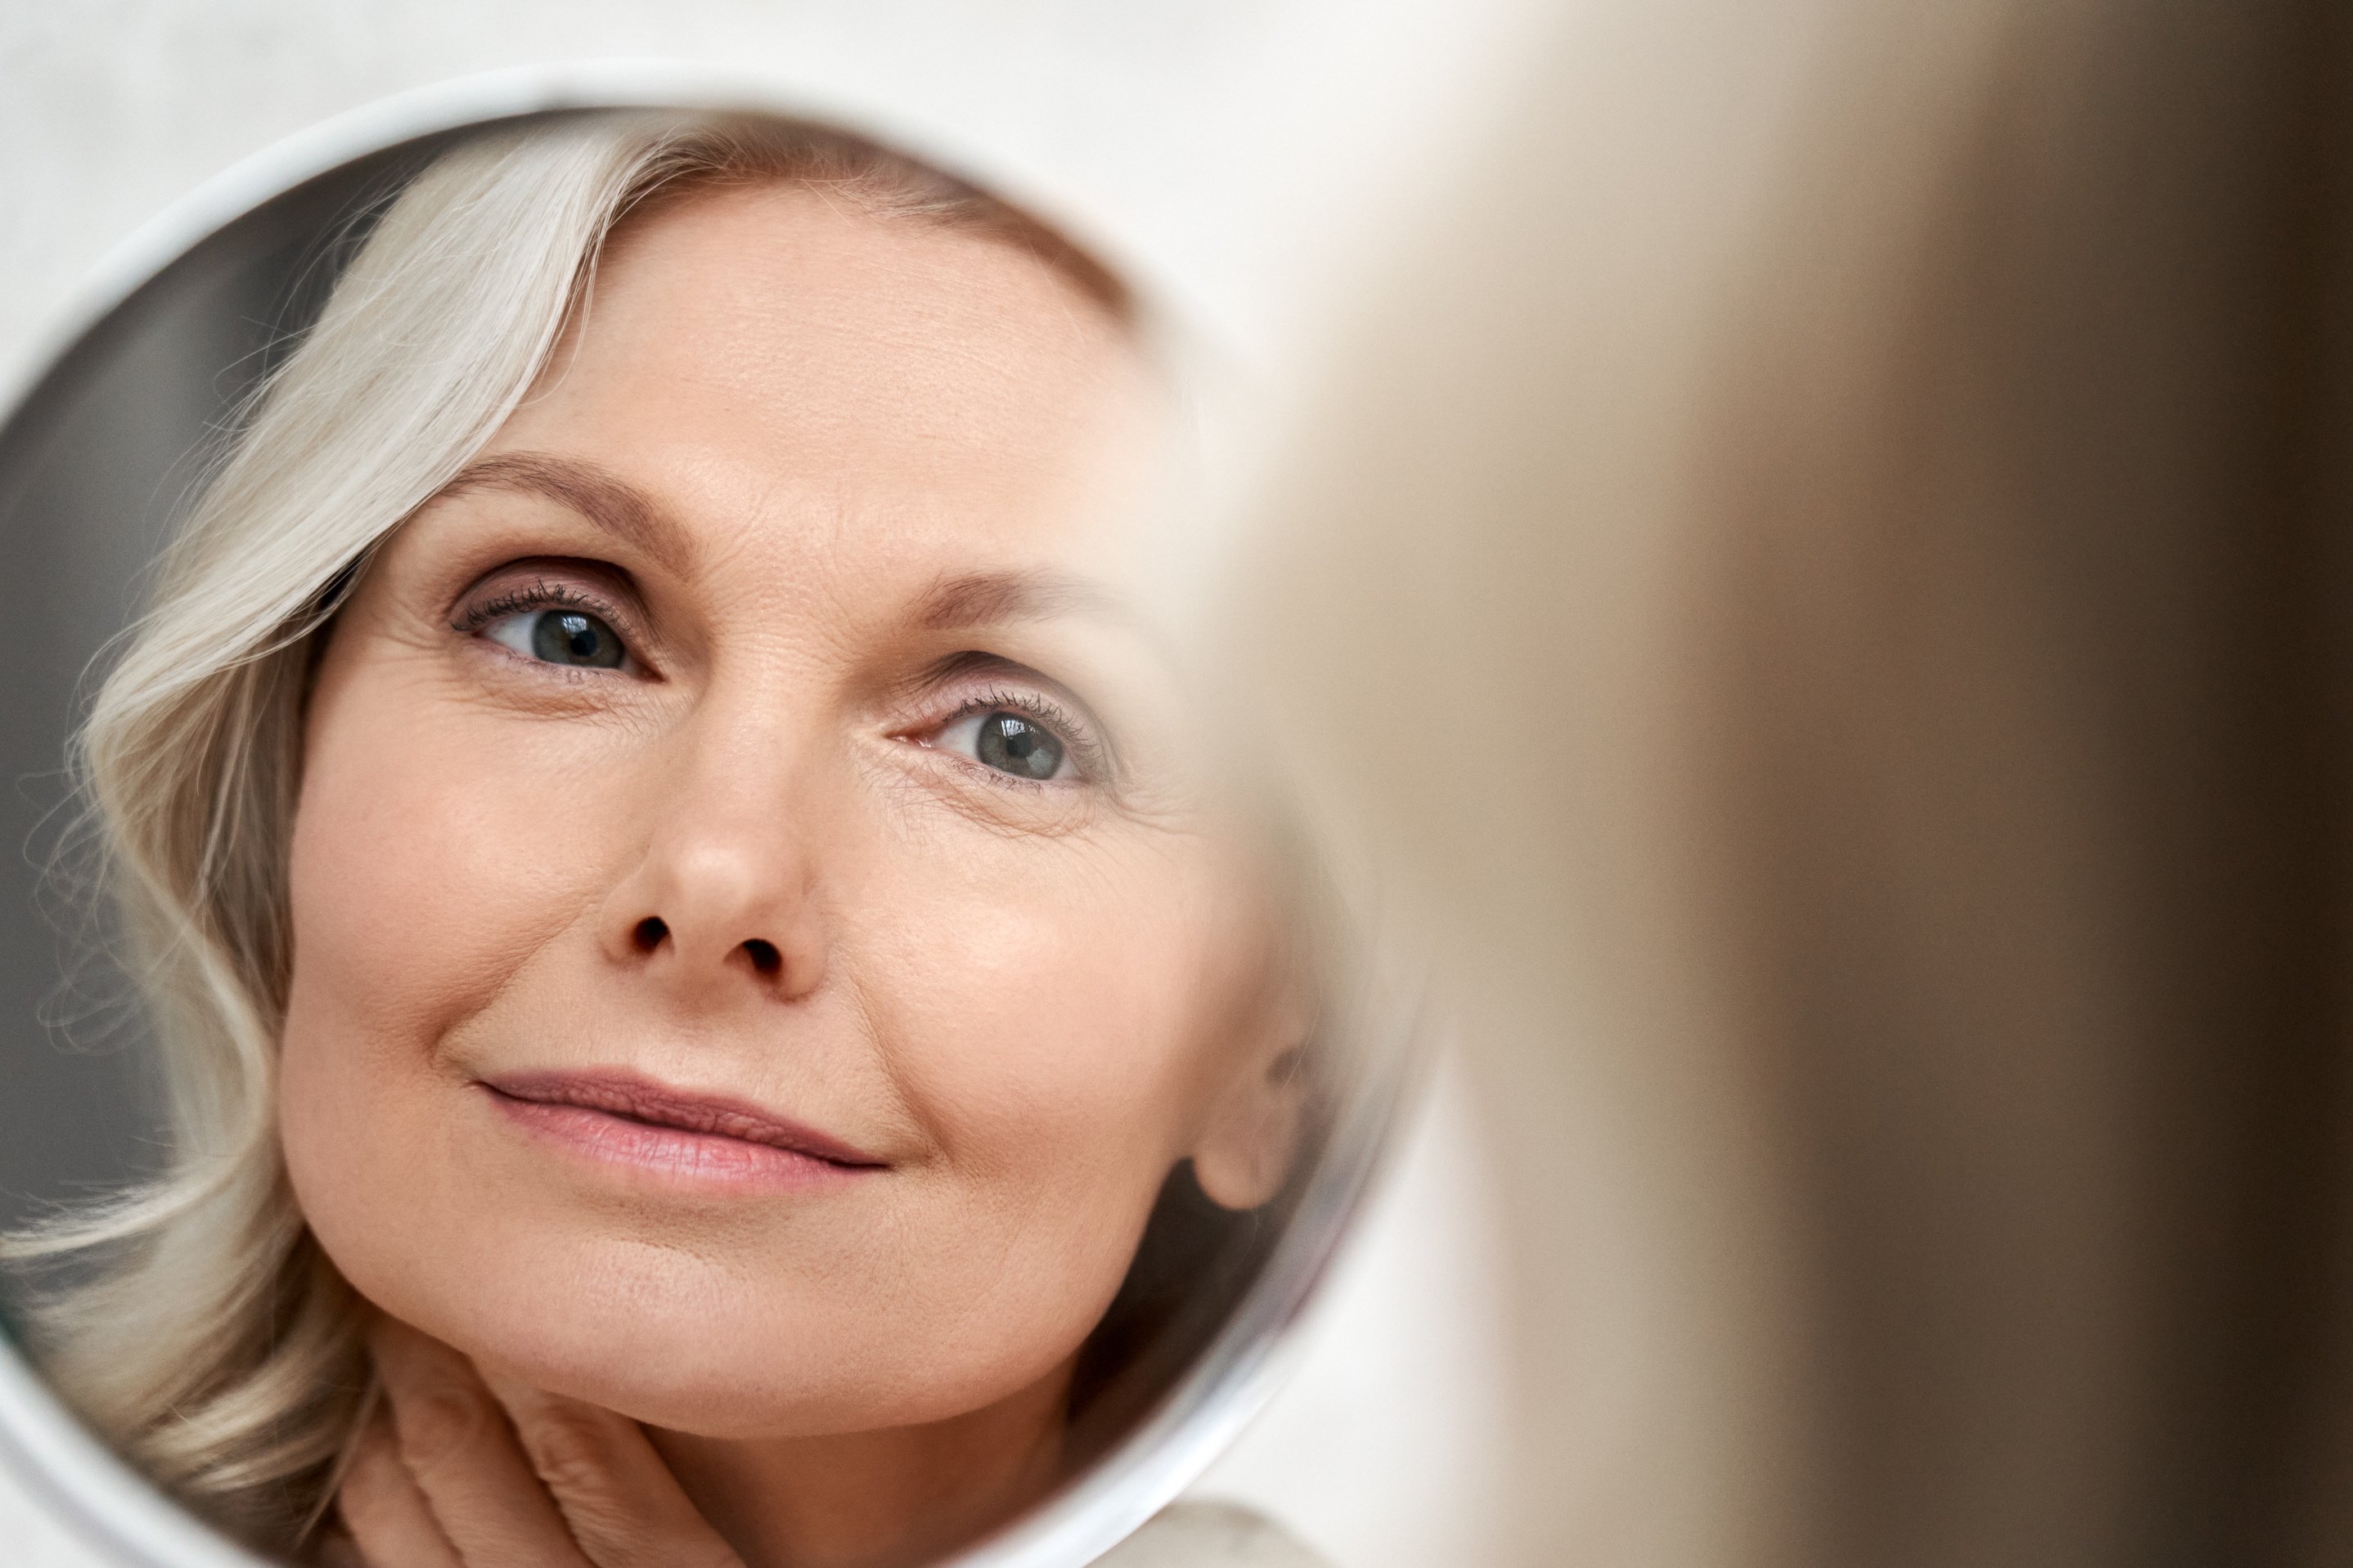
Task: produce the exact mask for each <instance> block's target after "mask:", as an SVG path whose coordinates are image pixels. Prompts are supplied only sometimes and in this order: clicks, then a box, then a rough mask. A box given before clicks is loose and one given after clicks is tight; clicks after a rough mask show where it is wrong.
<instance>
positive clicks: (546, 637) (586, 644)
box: [531, 610, 621, 669]
mask: <svg viewBox="0 0 2353 1568" xmlns="http://www.w3.org/2000/svg"><path fill="white" fill-rule="evenodd" d="M531 631H532V638H531V640H532V645H533V651H534V652H536V653H537V654H538V655H539V657H540V658H543V659H545V660H547V662H548V663H550V664H585V665H591V666H594V667H596V668H603V669H617V668H620V664H621V639H620V638H619V637H615V636H614V635H613V628H612V627H610V626H607V625H606V624H605V623H604V622H602V621H600V620H598V619H597V618H596V616H590V615H583V614H582V613H581V612H579V611H577V610H550V611H548V612H546V613H545V614H543V615H542V616H540V617H539V619H538V621H537V622H536V623H535V624H534V625H533V626H532V629H531Z"/></svg>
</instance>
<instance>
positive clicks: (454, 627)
mask: <svg viewBox="0 0 2353 1568" xmlns="http://www.w3.org/2000/svg"><path fill="white" fill-rule="evenodd" d="M533 610H585V611H586V612H587V613H588V614H590V615H592V616H596V617H597V618H598V619H600V620H602V621H604V622H605V624H606V625H607V626H611V627H612V628H613V635H614V636H615V637H619V638H620V639H621V644H622V646H623V647H627V648H628V650H629V657H630V658H635V659H638V661H639V662H640V663H642V662H643V661H644V656H643V655H642V654H640V653H638V647H637V644H636V642H635V640H633V639H632V638H631V637H629V636H628V632H627V631H626V630H625V629H624V628H625V627H626V626H627V625H628V616H624V615H623V614H621V612H620V611H618V610H617V609H615V608H614V607H613V606H612V605H609V604H607V603H606V602H605V601H604V600H602V599H599V598H596V597H595V596H594V595H588V594H584V593H582V592H580V591H579V590H578V589H577V588H574V587H570V586H568V585H566V584H562V583H550V582H547V581H545V580H539V581H535V582H533V584H531V585H530V586H529V587H513V588H506V589H501V591H500V592H499V593H498V594H497V595H494V596H493V597H491V598H489V599H485V600H483V601H481V602H480V603H479V604H473V605H467V606H466V608H465V610H464V611H463V612H462V613H461V614H460V615H459V616H458V618H457V619H456V620H455V621H452V622H451V623H450V625H449V629H450V630H451V631H453V632H461V633H463V634H465V635H466V636H468V637H472V636H475V635H477V634H479V633H480V631H481V629H482V628H483V627H484V626H489V625H490V624H491V623H492V622H493V621H502V620H504V619H506V618H507V617H508V616H520V615H525V614H528V613H529V612H531V611H533ZM549 668H559V667H556V666H552V665H551V666H550V667H549ZM565 673H568V674H573V675H590V674H596V675H601V674H607V673H610V672H609V671H604V670H569V671H566V672H565Z"/></svg>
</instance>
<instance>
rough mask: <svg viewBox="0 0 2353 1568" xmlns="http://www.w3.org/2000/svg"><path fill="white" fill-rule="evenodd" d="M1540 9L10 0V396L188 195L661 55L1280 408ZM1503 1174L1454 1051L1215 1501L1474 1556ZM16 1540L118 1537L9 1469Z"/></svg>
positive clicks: (1255, 3) (1191, 2) (1384, 1559)
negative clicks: (892, 171)
mask: <svg viewBox="0 0 2353 1568" xmlns="http://www.w3.org/2000/svg"><path fill="white" fill-rule="evenodd" d="M1523 9H1524V8H1523V7H1522V6H1521V5H1519V4H1518V3H1517V0H965V3H952V0H561V3H558V0H81V3H77V4H69V5H37V4H33V3H31V0H14V3H13V4H10V5H6V6H5V7H0V392H5V395H7V396H8V397H10V398H12V399H13V397H14V396H16V395H18V393H19V392H20V391H21V390H22V388H23V387H24V386H25V385H26V383H27V382H28V380H29V379H30V378H31V377H32V376H34V375H36V374H38V372H39V370H40V368H41V366H42V364H43V363H45V362H46V360H47V356H48V355H49V354H50V353H54V352H55V351H56V349H57V348H58V347H59V346H61V342H62V339H63V338H64V336H65V335H66V334H68V333H69V332H71V331H75V330H78V329H79V327H80V326H82V325H84V324H86V317H87V313H88V311H89V310H90V308H91V306H92V304H93V303H94V302H99V301H101V300H103V299H104V297H105V295H106V294H107V292H108V290H109V289H111V288H114V287H117V286H119V285H120V284H121V283H122V282H127V281H130V280H131V279H128V278H126V277H123V276H122V271H123V268H126V267H134V266H136V265H138V264H139V263H140V262H142V261H145V262H148V263H152V262H153V261H155V260H160V259H162V258H161V257H160V256H157V255H155V254H153V245H154V238H155V236H156V235H157V234H158V233H159V232H163V231H164V230H168V229H169V227H170V226H171V219H170V218H169V217H168V216H166V215H168V214H169V213H170V211H171V209H173V207H174V204H180V203H184V202H185V200H186V199H187V198H188V196H189V195H190V193H192V192H194V191H195V190H196V189H197V188H198V187H200V186H201V185H203V184H205V182H206V181H207V180H210V179H213V178H214V177H215V176H216V175H218V174H220V173H221V172H222V171H224V170H226V169H227V168H229V167H230V166H232V165H234V164H236V163H238V162H239V161H241V160H244V159H247V158H249V157H252V156H254V155H255V154H257V153H260V152H262V151H263V150H265V149H267V148H269V146H270V145H272V144H273V143H275V142H278V141H280V139H281V138H284V137H287V136H290V135H292V134H294V133H296V132H301V131H302V130H304V129H305V128H306V127H309V126H311V125H313V124H315V123H316V122H318V121H322V120H326V119H328V118H330V117H332V116H335V115H339V114H343V113H346V112H349V111H352V110H355V109H358V108H361V107H362V106H364V105H367V104H369V103H371V102H373V101H375V100H382V99H384V98H385V97H388V96H390V95H394V94H397V93H401V92H404V91H407V90H411V89H417V88H421V87H426V86H428V85H430V84H433V83H436V82H439V81H444V80H447V79H452V78H458V77H464V76H469V75H472V74H476V73H480V72H486V71H492V70H499V69H503V68H513V67H518V66H530V65H535V64H543V63H549V62H556V61H565V60H594V59H602V58H625V57H627V58H635V57H653V58H670V59H679V60H685V61H693V62H703V63H708V64H712V65H717V66H721V67H723V68H728V69H731V70H734V71H740V72H746V73H754V74H758V75H761V76H764V77H767V78H770V79H775V80H776V81H778V82H781V83H784V84H786V85H787V86H788V87H790V88H791V89H795V90H797V91H798V92H801V93H804V94H806V95H807V99H808V100H809V101H810V103H811V104H812V106H814V107H817V108H818V109H824V110H834V111H836V112H839V113H842V114H844V115H846V116H848V117H849V118H850V119H852V120H853V121H856V120H860V119H866V120H871V121H874V122H878V123H881V124H882V125H885V126H890V127H901V128H907V129H910V130H913V131H914V132H918V133H920V134H921V135H922V136H923V139H924V141H925V142H926V143H927V144H928V145H930V146H934V147H947V148H952V149H963V150H965V152H966V153H967V154H968V155H969V157H970V159H971V162H972V165H973V166H974V167H975V168H976V169H977V170H978V171H980V172H982V173H983V174H995V175H997V176H998V177H1000V178H1005V179H1008V181H1009V182H1010V183H1011V184H1013V185H1014V186H1015V188H1017V189H1018V190H1023V191H1026V192H1028V193H1030V194H1032V195H1044V196H1045V197H1046V198H1047V199H1048V205H1050V206H1051V207H1052V208H1054V209H1056V210H1058V211H1060V212H1061V213H1063V214H1067V215H1072V216H1076V217H1077V218H1078V219H1079V220H1080V221H1081V222H1082V224H1085V225H1087V226H1092V229H1093V230H1094V231H1095V232H1096V233H1098V234H1099V235H1101V236H1102V237H1104V238H1105V239H1106V240H1107V241H1108V242H1109V244H1110V246H1111V247H1112V248H1113V250H1114V252H1115V253H1119V254H1123V255H1124V256H1126V257H1128V258H1133V259H1134V260H1136V261H1138V262H1140V263H1141V265H1142V266H1143V268H1145V271H1146V272H1147V273H1148V274H1149V275H1150V277H1149V282H1150V285H1151V286H1152V287H1153V288H1155V289H1157V290H1158V291H1159V292H1160V293H1161V295H1162V296H1163V297H1164V302H1165V303H1166V304H1167V305H1169V306H1170V307H1171V308H1172V309H1173V310H1175V312H1176V314H1177V315H1178V316H1179V317H1180V318H1181V319H1183V320H1184V321H1187V324H1188V325H1190V326H1191V327H1192V328H1193V329H1195V330H1196V331H1198V332H1199V333H1201V334H1202V335H1204V336H1205V337H1206V338H1207V339H1208V341H1209V342H1210V343H1211V344H1213V345H1215V346H1218V347H1221V348H1223V349H1225V350H1227V351H1229V353H1231V354H1232V355H1233V356H1234V357H1235V359H1236V360H1237V361H1238V362H1239V363H1240V364H1242V365H1243V366H1244V367H1245V368H1246V369H1247V370H1248V371H1249V372H1250V374H1252V375H1253V376H1254V377H1256V378H1257V380H1258V382H1259V384H1260V385H1261V389H1262V391H1263V394H1264V401H1263V403H1262V405H1261V406H1262V407H1263V408H1264V409H1265V410H1267V411H1268V413H1269V415H1270V417H1271V415H1272V413H1273V411H1275V410H1278V409H1279V408H1280V407H1281V406H1282V403H1283V402H1284V400H1285V397H1286V395H1288V394H1289V392H1290V391H1291V389H1293V387H1295V386H1297V385H1298V384H1300V382H1301V380H1302V379H1303V376H1304V375H1305V374H1307V372H1308V369H1309V367H1311V366H1312V365H1313V364H1314V362H1315V358H1316V354H1317V353H1318V351H1319V347H1320V346H1321V345H1322V343H1323V342H1324V341H1325V338H1326V335H1327V334H1328V333H1330V332H1331V331H1334V330H1335V328H1336V327H1337V326H1338V325H1339V324H1340V323H1341V322H1342V321H1344V320H1345V316H1346V312H1347V309H1348V306H1349V303H1350V301H1351V300H1352V298H1353V290H1354V289H1355V287H1356V283H1357V281H1358V280H1359V279H1362V278H1363V277H1364V276H1365V275H1366V273H1367V271H1368V270H1372V269H1374V268H1377V265H1378V264H1379V262H1380V261H1381V260H1382V258H1383V256H1384V252H1385V250H1386V249H1387V247H1388V246H1389V245H1390V244H1391V243H1392V240H1391V238H1390V237H1392V236H1395V235H1397V234H1398V233H1401V232H1406V228H1405V226H1403V225H1402V222H1401V220H1402V218H1403V217H1404V216H1406V215H1408V214H1409V213H1410V212H1411V211H1412V210H1413V208H1414V205H1415V203H1416V202H1417V201H1418V200H1419V199H1420V198H1419V196H1418V195H1417V193H1419V192H1424V191H1428V190H1430V189H1431V188H1433V187H1434V186H1436V185H1438V184H1442V183H1443V178H1444V174H1445V172H1446V171H1447V170H1448V168H1449V167H1450V166H1451V163H1452V161H1454V160H1458V159H1461V158H1463V157H1467V156H1469V155H1470V152H1471V149H1472V148H1473V147H1475V146H1476V145H1477V144H1478V139H1479V137H1480V135H1481V133H1482V132H1483V131H1484V130H1486V129H1487V128H1488V127H1487V121H1486V118H1485V116H1486V113H1487V111H1488V106H1489V105H1491V104H1493V103H1494V102H1496V101H1498V100H1501V99H1503V98H1504V97H1505V96H1506V95H1505V94H1504V93H1502V92H1500V91H1498V84H1499V83H1500V82H1503V81H1505V80H1508V79H1509V78H1510V75H1511V67H1512V63H1513V61H1514V58H1515V47H1514V46H1515V43H1516V42H1517V41H1518V40H1520V39H1521V38H1523V37H1525V33H1524V31H1523V29H1524V28H1525V25H1526V24H1525V16H1524V15H1523ZM159 218H160V219H162V220H163V230H159V229H158V228H156V227H153V226H154V225H156V224H157V223H158V220H159ZM142 230H143V231H144V233H143V235H142ZM0 569H5V563H0ZM127 586H128V585H127V584H126V588H127ZM10 784H11V785H12V787H21V781H16V780H12V781H10ZM11 852H12V853H13V852H15V849H14V847H11ZM15 1048H16V1047H13V1046H12V1047H11V1049H12V1050H14V1049H15ZM1483 1182H1484V1174H1483V1171H1482V1164H1481V1162H1480V1158H1479V1154H1478V1145H1477V1137H1476V1131H1475V1128H1474V1127H1473V1126H1472V1121H1471V1120H1470V1116H1469V1112H1468V1111H1467V1110H1466V1109H1465V1108H1464V1100H1463V1097H1462V1095H1461V1093H1460V1092H1459V1091H1458V1090H1457V1089H1455V1088H1454V1087H1453V1085H1452V1080H1451V1079H1450V1078H1449V1077H1448V1076H1447V1075H1446V1074H1445V1073H1444V1072H1442V1071H1441V1073H1440V1077H1439V1080H1438V1086H1437V1089H1436V1091H1435V1092H1434V1093H1433V1095H1432V1096H1431V1097H1430V1100H1429V1101H1428V1103H1427V1104H1426V1105H1425V1106H1424V1107H1423V1109H1422V1110H1421V1112H1420V1114H1419V1118H1418V1120H1417V1122H1416V1125H1415V1127H1414V1129H1413V1131H1412V1134H1411V1136H1410V1138H1409V1140H1408V1142H1407V1144H1406V1146H1405V1148H1404V1149H1403V1150H1401V1152H1400V1154H1399V1157H1398V1160H1397V1161H1396V1163H1394V1164H1393V1166H1392V1168H1391V1170H1390V1171H1389V1173H1388V1177H1387V1179H1386V1181H1385V1182H1384V1184H1383V1185H1382V1187H1381V1189H1380V1191H1379V1192H1378V1194H1377V1196H1376V1198H1375V1200H1374V1203H1373V1205H1372V1207H1371V1209H1370V1211H1369V1213H1368V1215H1367V1216H1366V1222H1365V1223H1364V1225H1363V1226H1361V1227H1360V1229H1359V1232H1358V1234H1357V1236H1356V1239H1355V1241H1354V1242H1353V1244H1352V1245H1351V1247H1350V1248H1349V1249H1348V1251H1347V1252H1346V1253H1345V1255H1344V1256H1343V1257H1342V1258H1341V1259H1340V1261H1339V1264H1338V1266H1337V1269H1336V1273H1335V1278H1334V1279H1333V1280H1332V1282H1331V1285H1330V1287H1329V1289H1327V1290H1326V1292H1325V1294H1324V1298H1323V1300H1322V1301H1321V1303H1320V1305H1319V1306H1318V1307H1317V1309H1316V1310H1314V1313H1313V1314H1312V1316H1311V1319H1310V1321H1308V1323H1307V1324H1306V1325H1305V1328H1304V1331H1303V1334H1302V1336H1301V1341H1300V1343H1299V1347H1298V1355H1297V1366H1296V1369H1295V1372H1294V1374H1293V1377H1292V1378H1291V1380H1290V1381H1289V1382H1288V1384H1286V1385H1285V1387H1284V1390H1283V1392H1282V1394H1280V1395H1279V1396H1278V1398H1277V1400H1276V1403H1275V1404H1274V1405H1273V1406H1272V1407H1271V1409H1270V1410H1269V1411H1268V1412H1267V1413H1266V1414H1265V1415H1264V1416H1262V1417H1261V1419H1260V1421H1259V1422H1258V1423H1257V1424H1256V1425H1255V1426H1253V1428H1252V1429H1251V1430H1250V1433H1248V1434H1247V1435H1246V1436H1245V1437H1244V1438H1243V1440H1242V1441H1241V1443H1240V1446H1239V1447H1237V1448H1236V1449H1234V1450H1233V1451H1232V1452H1231V1453H1230V1454H1229V1456H1228V1457H1227V1458H1225V1459H1224V1460H1223V1461H1222V1462H1221V1463H1220V1464H1219V1466H1218V1467H1217V1468H1215V1470H1213V1472H1212V1473H1211V1474H1210V1475H1209V1476H1208V1478H1206V1479H1205V1480H1204V1481H1203V1482H1202V1483H1201V1486H1200V1490H1201V1491H1202V1492H1203V1493H1205V1494H1208V1495H1213V1496H1219V1497H1228V1498H1237V1499H1241V1500H1247V1501H1249V1502H1250V1503H1252V1504H1254V1505H1256V1506H1258V1507H1260V1508H1262V1509H1264V1510H1267V1511H1269V1512H1271V1513H1273V1514H1275V1515H1276V1516H1278V1517H1279V1518H1281V1519H1282V1520H1283V1521H1285V1522H1286V1523H1287V1524H1288V1525H1289V1526H1290V1527H1291V1528H1292V1529H1293V1531H1295V1532H1296V1533H1298V1534H1299V1535H1301V1536H1302V1537H1303V1539H1305V1540H1306V1541H1308V1542H1310V1543H1312V1544H1313V1545H1314V1546H1316V1547H1317V1548H1319V1549H1320V1550H1322V1551H1323V1552H1325V1553H1326V1554H1327V1555H1329V1556H1330V1557H1331V1558H1332V1559H1333V1561H1334V1563H1335V1565H1336V1568H1404V1565H1406V1564H1412V1563H1451V1562H1464V1563H1468V1562H1475V1561H1478V1560H1479V1559H1480V1558H1481V1556H1482V1552H1481V1551H1480V1550H1479V1547H1478V1544H1477V1540H1476V1531H1477V1529H1478V1527H1479V1521H1481V1520H1482V1518H1483V1517H1484V1516H1485V1515H1486V1513H1487V1511H1488V1510H1487V1507H1486V1502H1487V1500H1488V1499H1489V1498H1490V1497H1491V1496H1492V1493H1491V1491H1490V1490H1489V1487H1490V1477H1491V1476H1492V1473H1493V1463H1492V1448H1491V1447H1490V1446H1491V1445H1492V1443H1493V1440H1494V1439H1493V1432H1494V1430H1495V1428H1496V1425H1497V1420H1498V1415H1499V1411H1500V1408H1501V1401H1502V1398H1503V1388H1502V1381H1501V1378H1500V1376H1499V1375H1498V1373H1497V1371H1496V1363H1495V1357H1494V1346H1495V1343H1496V1342H1497V1338H1498V1334H1499V1331H1500V1330H1499V1325H1498V1310H1499V1309H1498V1306H1497V1297H1496V1292H1495V1290H1494V1289H1493V1256H1494V1254H1493V1241H1492V1233H1491V1231H1490V1228H1489V1223H1488V1205H1487V1203H1486V1198H1485V1193H1484V1187H1483ZM0 1559H5V1562H6V1563H9V1564H11V1565H14V1568H94V1565H95V1563H96V1559H94V1558H92V1557H91V1556H90V1555H89V1554H87V1553H86V1552H84V1551H83V1550H82V1549H81V1548H80V1547H79V1545H78V1544H76V1543H75V1542H72V1541H70V1540H69V1539H68V1538H67V1537H66V1535H65V1534H64V1532H63V1531H61V1530H60V1529H58V1527H56V1526H55V1525H53V1524H50V1523H48V1522H47V1521H46V1520H45V1519H44V1518H43V1517H42V1516H41V1515H40V1512H39V1510H38V1508H37V1505H36V1504H34V1503H33V1502H32V1501H31V1500H29V1499H27V1498H26V1497H25V1496H23V1495H22V1494H21V1493H19V1492H17V1491H16V1490H14V1489H12V1488H11V1487H10V1485H9V1483H7V1482H6V1480H5V1478H0Z"/></svg>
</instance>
